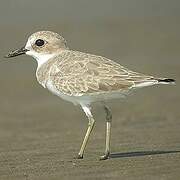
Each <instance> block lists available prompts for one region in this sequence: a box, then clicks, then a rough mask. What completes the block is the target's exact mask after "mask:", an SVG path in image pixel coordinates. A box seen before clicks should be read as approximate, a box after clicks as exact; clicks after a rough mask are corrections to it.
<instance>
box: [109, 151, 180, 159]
mask: <svg viewBox="0 0 180 180" xmlns="http://www.w3.org/2000/svg"><path fill="white" fill-rule="evenodd" d="M173 153H180V151H175V150H174V151H160V150H152V151H134V152H124V153H111V154H110V158H127V157H138V156H149V155H160V154H173Z"/></svg>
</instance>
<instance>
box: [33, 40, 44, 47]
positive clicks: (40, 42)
mask: <svg viewBox="0 0 180 180" xmlns="http://www.w3.org/2000/svg"><path fill="white" fill-rule="evenodd" d="M35 45H36V46H43V45H44V41H43V40H42V39H37V40H36V42H35Z"/></svg>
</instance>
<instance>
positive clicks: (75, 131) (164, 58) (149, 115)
mask: <svg viewBox="0 0 180 180" xmlns="http://www.w3.org/2000/svg"><path fill="white" fill-rule="evenodd" d="M179 22H180V1H178V0H171V1H169V0H151V1H148V0H121V1H120V0H91V1H88V0H51V1H50V0H49V1H48V0H46V1H43V0H36V1H35V0H31V1H27V0H9V1H5V0H1V1H0V27H1V28H0V39H1V42H0V57H1V58H0V60H1V63H0V84H1V87H0V91H1V93H0V144H1V146H0V155H1V156H0V160H1V161H0V177H4V178H9V177H14V178H17V177H18V178H19V177H22V178H24V176H27V177H29V176H31V177H36V175H37V174H38V175H39V176H40V177H41V176H42V177H43V179H45V178H46V177H47V179H50V178H51V177H52V176H53V178H54V179H56V178H58V177H59V176H60V175H61V177H62V176H65V177H68V178H67V179H71V177H72V178H74V176H75V175H76V176H77V178H78V179H80V178H84V177H89V176H90V174H91V173H92V172H94V178H95V177H97V174H98V175H99V176H98V177H102V179H103V178H105V177H111V178H116V177H120V176H123V177H124V178H127V179H130V178H131V176H132V177H134V179H135V178H137V179H138V176H139V175H141V176H142V175H145V176H146V175H148V176H149V177H153V176H154V174H156V176H157V177H159V178H160V177H171V179H172V177H174V179H175V178H176V177H178V176H179V174H178V173H179V172H178V170H177V167H179V165H180V163H179V162H178V160H177V159H178V158H177V156H178V153H177V154H176V155H172V156H170V155H169V156H163V157H159V156H158V158H157V156H156V158H155V159H153V157H154V156H151V155H152V154H150V156H148V157H150V159H148V158H147V157H146V156H145V157H144V159H143V158H142V159H141V161H140V162H139V159H138V160H137V159H133V158H132V159H133V160H132V159H128V158H127V159H126V160H121V159H117V161H115V162H114V163H109V162H108V163H109V164H108V166H102V164H103V163H104V162H103V163H102V164H99V163H97V164H96V161H97V159H96V158H97V157H98V156H99V155H100V154H101V153H102V152H103V148H104V128H105V124H104V122H105V121H104V114H103V113H104V112H103V110H102V109H101V108H100V107H96V108H94V113H95V117H96V119H97V125H96V128H95V132H94V134H93V135H92V137H91V141H90V143H89V145H88V147H87V154H86V158H87V160H86V161H81V162H80V161H78V163H77V162H76V161H75V160H74V161H71V160H72V158H73V155H74V156H75V155H76V153H77V152H78V150H79V147H80V143H81V140H82V137H83V135H84V133H85V129H86V126H87V121H86V117H85V115H84V114H83V112H82V111H81V110H80V108H79V107H75V106H73V105H72V104H70V103H68V102H65V101H63V100H61V99H59V98H57V97H55V96H53V95H52V94H51V93H49V92H48V91H47V90H45V89H44V88H43V87H41V86H40V85H39V84H38V83H37V81H36V77H35V71H36V67H37V64H36V62H35V60H34V59H32V57H28V56H19V57H16V58H13V59H4V58H3V56H4V55H5V54H7V53H8V51H9V50H14V49H16V48H19V47H22V46H23V45H24V44H25V43H26V40H27V38H28V36H29V35H31V34H32V33H34V32H36V31H39V30H51V31H55V32H57V33H59V34H61V35H62V36H64V38H65V39H66V40H67V43H68V46H69V47H70V48H71V49H73V50H79V51H83V52H89V53H93V54H97V55H102V56H105V57H108V58H110V59H113V60H115V61H116V62H118V63H121V64H122V65H124V66H126V67H128V68H130V69H132V70H135V71H137V72H142V73H145V74H149V75H154V76H158V77H168V78H174V79H176V81H177V85H176V86H168V85H167V86H166V85H164V86H163V85H162V86H155V87H149V88H144V89H141V90H139V91H138V92H136V93H135V94H134V95H132V96H130V97H129V98H128V99H126V100H123V101H115V102H113V103H110V104H109V105H110V107H111V108H112V112H113V126H114V128H113V131H112V151H113V152H134V151H140V152H143V151H155V150H158V151H162V152H166V151H175V150H178V149H179V150H180V141H179V139H180V135H179V128H180V122H179V119H180V111H179V107H180V96H179V92H180V86H179V80H180V69H179V68H180V45H179V42H180V33H179V32H180V23H179ZM95 160H96V161H95ZM111 162H112V161H111ZM149 162H150V163H149ZM72 163H75V164H76V165H77V167H76V168H73V167H74V166H73V165H72ZM121 163H122V165H121ZM138 163H139V164H138ZM148 163H149V164H148ZM137 164H138V165H139V166H140V168H142V169H143V171H141V172H139V171H138V173H139V174H138V173H137V172H136V168H137V167H138V165H137ZM162 164H166V166H165V165H164V166H161V165H162ZM82 165H86V166H85V167H92V165H93V167H94V168H92V169H91V168H84V166H83V167H82ZM79 166H80V167H79ZM122 166H123V167H124V168H126V167H127V168H129V167H130V168H129V169H128V170H127V171H126V173H125V174H123V173H122V172H124V170H123V169H121V168H122ZM149 166H150V167H151V168H150V169H149ZM62 167H63V168H64V170H63V171H62ZM99 167H101V171H100V169H99ZM108 168H109V169H110V170H111V173H108V172H106V171H105V170H107V169H108ZM172 169H173V170H172ZM69 170H71V173H70V172H68V171H69ZM102 171H103V172H102ZM113 172H114V173H113ZM135 172H136V173H135ZM54 174H55V175H54ZM168 174H169V175H168ZM164 175H165V176H164ZM179 177H180V176H179ZM159 178H158V179H159Z"/></svg>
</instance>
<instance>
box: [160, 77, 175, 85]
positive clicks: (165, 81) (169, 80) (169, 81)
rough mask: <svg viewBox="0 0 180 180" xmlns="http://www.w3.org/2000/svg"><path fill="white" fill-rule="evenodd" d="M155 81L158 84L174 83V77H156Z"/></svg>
mask: <svg viewBox="0 0 180 180" xmlns="http://www.w3.org/2000/svg"><path fill="white" fill-rule="evenodd" d="M157 81H158V83H159V84H175V80H174V79H168V78H164V79H157Z"/></svg>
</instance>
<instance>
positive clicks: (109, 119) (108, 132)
mask: <svg viewBox="0 0 180 180" xmlns="http://www.w3.org/2000/svg"><path fill="white" fill-rule="evenodd" d="M104 110H105V112H106V147H105V153H104V155H103V156H101V157H100V160H105V159H108V158H109V155H110V135H111V122H112V114H111V111H110V110H109V108H108V107H107V106H104Z"/></svg>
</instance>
